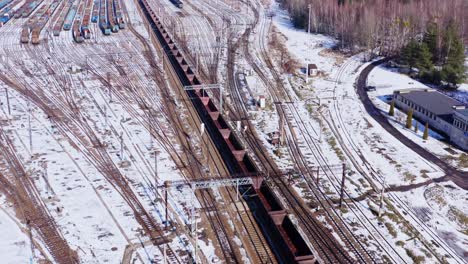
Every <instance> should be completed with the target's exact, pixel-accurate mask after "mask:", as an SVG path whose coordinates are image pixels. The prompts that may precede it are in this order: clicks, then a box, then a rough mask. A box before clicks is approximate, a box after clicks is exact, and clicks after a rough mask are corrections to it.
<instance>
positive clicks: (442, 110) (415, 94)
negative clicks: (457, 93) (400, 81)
mask: <svg viewBox="0 0 468 264" xmlns="http://www.w3.org/2000/svg"><path fill="white" fill-rule="evenodd" d="M400 96H401V97H403V98H406V99H407V100H409V101H412V102H413V103H414V104H416V105H419V106H420V107H422V108H424V109H427V110H429V111H431V112H432V113H434V114H435V115H438V116H439V115H448V114H453V112H454V108H453V107H454V106H460V105H463V104H462V103H461V102H459V101H457V100H455V99H453V98H451V97H449V96H447V95H445V94H442V93H439V92H436V91H425V90H416V91H409V92H403V91H401V92H400Z"/></svg>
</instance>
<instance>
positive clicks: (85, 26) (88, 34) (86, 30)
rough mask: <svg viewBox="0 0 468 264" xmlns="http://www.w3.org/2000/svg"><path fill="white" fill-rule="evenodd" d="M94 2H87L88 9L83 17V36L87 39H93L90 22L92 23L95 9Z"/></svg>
mask: <svg viewBox="0 0 468 264" xmlns="http://www.w3.org/2000/svg"><path fill="white" fill-rule="evenodd" d="M92 5H93V0H86V7H85V10H84V15H83V22H82V23H81V28H80V30H81V35H82V36H83V37H84V38H85V39H89V38H91V31H90V29H89V22H90V21H91V12H92V8H93V6H92Z"/></svg>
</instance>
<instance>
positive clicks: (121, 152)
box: [120, 132, 124, 160]
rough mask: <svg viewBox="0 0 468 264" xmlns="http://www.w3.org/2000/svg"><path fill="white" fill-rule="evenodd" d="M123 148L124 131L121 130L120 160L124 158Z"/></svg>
mask: <svg viewBox="0 0 468 264" xmlns="http://www.w3.org/2000/svg"><path fill="white" fill-rule="evenodd" d="M123 150H124V149H123V132H120V160H124V156H123V155H124V153H123Z"/></svg>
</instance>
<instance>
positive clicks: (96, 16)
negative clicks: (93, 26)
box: [91, 1, 100, 23]
mask: <svg viewBox="0 0 468 264" xmlns="http://www.w3.org/2000/svg"><path fill="white" fill-rule="evenodd" d="M99 2H100V1H94V2H93V15H92V17H91V22H93V23H97V21H98V19H99V5H100V3H99Z"/></svg>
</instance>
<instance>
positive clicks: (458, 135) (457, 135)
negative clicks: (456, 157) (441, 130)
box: [450, 114, 468, 151]
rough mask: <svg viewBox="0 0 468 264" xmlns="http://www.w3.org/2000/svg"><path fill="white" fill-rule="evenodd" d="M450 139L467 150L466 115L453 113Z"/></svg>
mask: <svg viewBox="0 0 468 264" xmlns="http://www.w3.org/2000/svg"><path fill="white" fill-rule="evenodd" d="M450 141H452V142H453V143H455V144H457V146H459V147H460V148H461V149H463V150H467V151H468V120H467V118H466V117H464V116H461V115H457V114H455V116H454V121H453V128H452V131H451V133H450Z"/></svg>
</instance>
